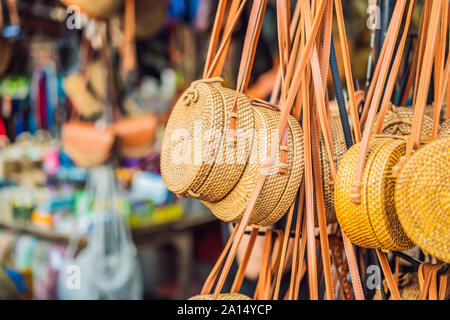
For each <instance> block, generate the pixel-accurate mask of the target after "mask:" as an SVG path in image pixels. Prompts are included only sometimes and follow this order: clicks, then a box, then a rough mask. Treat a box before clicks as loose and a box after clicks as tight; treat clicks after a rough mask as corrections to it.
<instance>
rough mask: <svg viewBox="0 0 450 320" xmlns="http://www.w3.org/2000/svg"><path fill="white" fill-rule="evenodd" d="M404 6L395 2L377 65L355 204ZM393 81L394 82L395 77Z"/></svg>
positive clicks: (357, 172)
mask: <svg viewBox="0 0 450 320" xmlns="http://www.w3.org/2000/svg"><path fill="white" fill-rule="evenodd" d="M411 4H412V2H411ZM405 6H406V0H400V1H397V4H396V6H395V9H394V13H393V16H392V21H391V25H392V26H394V27H393V28H389V31H390V34H389V37H387V38H388V39H387V41H386V42H385V45H386V53H385V56H384V57H383V59H382V60H381V61H379V63H382V67H381V69H380V75H379V78H378V79H377V80H378V81H377V84H376V88H375V91H374V95H373V98H372V101H371V103H370V109H369V114H368V118H367V122H366V124H365V129H364V134H363V138H362V140H361V146H360V152H359V156H358V160H357V162H356V169H355V174H354V179H355V180H354V181H355V182H354V185H353V187H352V188H351V198H352V201H353V202H354V203H356V204H360V203H361V189H362V185H361V184H362V183H361V181H362V176H363V173H364V168H365V165H366V160H367V156H366V155H367V152H368V150H369V141H370V138H371V136H372V128H373V124H374V121H375V116H376V113H377V110H378V106H379V103H380V101H381V97H382V95H383V92H384V88H385V82H386V78H387V75H388V72H389V67H390V65H391V58H392V55H393V53H394V49H395V43H396V41H397V35H398V33H399V30H400V25H401V22H402V19H401V17H402V16H403V12H404V9H405ZM410 7H411V6H410ZM407 28H409V25H408V26H405V29H407ZM406 32H407V31H406ZM400 49H401V48H399V50H398V54H397V56H400V58H399V59H401V57H402V55H403V52H402V50H400ZM393 79H394V80H396V77H395V78H393ZM391 94H392V93H391ZM391 94H389V92H386V93H385V96H389V97H390V96H391Z"/></svg>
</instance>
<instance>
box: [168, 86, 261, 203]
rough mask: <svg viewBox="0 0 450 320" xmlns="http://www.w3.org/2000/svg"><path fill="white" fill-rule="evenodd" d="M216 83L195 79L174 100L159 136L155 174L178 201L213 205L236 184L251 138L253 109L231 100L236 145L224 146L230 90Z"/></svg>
mask: <svg viewBox="0 0 450 320" xmlns="http://www.w3.org/2000/svg"><path fill="white" fill-rule="evenodd" d="M222 84H223V80H222V79H221V78H212V79H206V80H199V81H196V82H194V83H192V84H191V86H190V87H189V88H188V89H187V90H186V91H185V92H184V93H183V95H182V96H181V98H180V99H179V100H178V101H177V103H176V105H175V107H174V109H173V111H172V113H171V116H170V118H169V121H168V123H167V127H166V131H165V133H164V137H163V144H162V150H161V175H162V178H163V180H164V183H165V184H166V186H167V187H168V189H169V190H170V191H172V192H173V193H175V194H177V195H178V196H180V197H193V198H196V199H199V200H204V201H209V202H216V201H219V200H221V199H223V198H224V197H225V196H226V195H227V194H228V193H229V192H230V191H231V189H232V188H233V187H234V186H235V185H236V183H237V182H238V180H239V178H240V176H241V174H242V172H243V171H244V168H245V166H246V163H247V160H248V157H249V155H250V147H251V143H252V139H253V136H252V135H253V126H254V120H253V110H252V108H251V106H250V102H249V100H248V98H247V97H246V96H245V95H243V94H239V96H238V100H237V113H238V115H239V116H238V117H237V143H236V144H235V146H233V147H229V145H228V143H227V138H228V128H229V126H230V118H231V111H232V108H233V102H234V98H235V95H236V91H234V90H231V89H228V88H225V87H223V85H222Z"/></svg>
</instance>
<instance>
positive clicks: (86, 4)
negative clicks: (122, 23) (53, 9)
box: [61, 0, 124, 19]
mask: <svg viewBox="0 0 450 320" xmlns="http://www.w3.org/2000/svg"><path fill="white" fill-rule="evenodd" d="M61 2H62V3H64V4H65V5H66V6H68V7H70V6H77V7H79V8H80V9H81V11H83V12H84V13H86V14H87V15H88V16H89V17H91V18H102V19H107V18H110V17H111V16H113V15H114V14H116V13H117V12H118V11H119V9H120V8H121V7H122V5H123V3H124V1H123V0H95V1H92V0H61Z"/></svg>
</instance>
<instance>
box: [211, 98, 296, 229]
mask: <svg viewBox="0 0 450 320" xmlns="http://www.w3.org/2000/svg"><path fill="white" fill-rule="evenodd" d="M253 109H254V118H255V135H254V140H253V145H252V150H251V155H250V158H249V162H248V164H247V167H246V168H245V171H244V173H243V175H242V177H241V179H240V180H239V182H238V184H237V185H236V187H235V188H234V189H233V190H232V191H231V192H230V193H229V194H228V195H227V196H226V197H225V198H224V199H223V200H221V201H219V202H216V203H205V205H207V206H208V207H209V208H210V209H211V211H212V212H213V214H214V215H215V216H216V217H218V218H219V219H220V220H223V221H225V222H239V221H240V220H241V218H242V216H243V214H244V212H245V209H246V208H247V206H248V202H249V200H250V197H251V195H252V193H253V191H254V189H255V186H256V182H257V180H258V177H259V176H260V174H261V170H262V166H263V164H264V161H265V159H266V156H267V154H268V152H269V150H270V147H271V143H272V139H273V138H276V137H277V126H278V121H279V118H280V113H279V112H276V111H273V110H269V109H267V108H264V107H254V108H253ZM292 128H295V129H294V130H292ZM289 129H290V130H289V135H288V147H289V151H288V168H287V172H286V173H285V174H280V173H279V172H278V170H279V165H280V163H279V154H277V155H276V157H275V159H276V160H275V161H274V162H273V163H272V166H271V168H270V171H269V175H268V177H267V179H266V181H265V183H264V186H263V190H262V191H261V194H260V197H259V199H258V201H257V203H256V205H255V208H254V210H253V212H252V215H251V217H250V221H249V224H250V225H263V224H261V223H262V222H264V223H266V222H268V223H274V222H276V221H277V220H278V219H280V218H281V217H282V216H283V215H284V213H286V211H287V209H288V208H289V205H290V204H291V203H292V201H293V199H294V197H295V192H296V191H297V189H298V185H299V184H300V182H301V179H302V174H303V169H302V168H303V165H304V161H303V160H302V157H303V143H302V139H301V137H302V133H301V129H300V127H299V125H298V123H297V122H296V120H295V119H294V118H292V117H289ZM293 133H294V135H295V137H293ZM294 139H295V140H294ZM294 141H295V142H296V143H294ZM297 141H298V142H297ZM291 175H292V180H291V178H290V177H291ZM296 179H298V181H297V180H296ZM288 185H289V188H292V189H295V190H294V191H292V189H289V190H287V192H285V190H286V187H287V186H288ZM292 194H294V195H292ZM279 203H280V206H279V208H278V207H277V205H278V204H279ZM287 203H289V204H287ZM264 225H265V224H264Z"/></svg>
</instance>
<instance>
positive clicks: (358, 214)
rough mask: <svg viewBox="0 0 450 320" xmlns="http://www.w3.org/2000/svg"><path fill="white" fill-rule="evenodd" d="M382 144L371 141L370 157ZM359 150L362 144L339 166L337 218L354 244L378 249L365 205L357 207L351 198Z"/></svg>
mask: <svg viewBox="0 0 450 320" xmlns="http://www.w3.org/2000/svg"><path fill="white" fill-rule="evenodd" d="M381 142H382V141H381V140H374V141H371V143H370V144H369V150H368V155H370V154H371V152H372V151H373V150H374V148H375V147H376V146H378V145H379V144H380V143H381ZM359 150H360V144H356V145H354V146H353V147H352V148H350V150H349V151H348V152H347V153H346V154H345V156H344V158H343V159H342V162H341V165H340V166H339V169H338V173H337V177H336V181H335V189H334V204H335V209H336V217H337V220H338V222H339V224H340V226H341V228H342V230H343V231H344V232H345V234H346V235H347V236H348V237H349V238H350V240H351V241H352V243H354V244H356V245H358V246H361V247H366V248H377V247H380V246H381V244H380V242H379V241H378V239H377V237H376V235H375V233H374V231H373V228H372V226H371V223H370V218H369V216H368V215H367V214H366V213H365V210H364V206H363V204H360V205H357V204H355V203H353V202H352V200H351V197H350V190H351V188H352V186H353V183H354V174H355V166H356V161H357V159H358V155H359ZM366 172H367V171H366ZM366 172H365V173H364V176H365V174H366ZM364 178H365V177H364ZM364 178H363V179H364Z"/></svg>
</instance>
